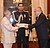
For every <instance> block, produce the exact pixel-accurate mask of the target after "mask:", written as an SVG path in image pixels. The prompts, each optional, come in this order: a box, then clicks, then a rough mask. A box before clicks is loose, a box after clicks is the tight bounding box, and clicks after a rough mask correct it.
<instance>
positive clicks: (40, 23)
mask: <svg viewBox="0 0 50 48" xmlns="http://www.w3.org/2000/svg"><path fill="white" fill-rule="evenodd" d="M34 12H35V15H36V16H37V19H36V22H35V23H34V24H32V25H29V26H28V28H29V29H32V28H35V29H36V31H37V37H38V40H39V45H40V48H48V30H47V27H46V25H45V21H46V20H47V19H46V16H45V15H44V14H43V12H42V9H41V7H37V8H36V9H35V11H34Z"/></svg>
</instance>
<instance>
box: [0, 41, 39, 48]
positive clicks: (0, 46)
mask: <svg viewBox="0 0 50 48" xmlns="http://www.w3.org/2000/svg"><path fill="white" fill-rule="evenodd" d="M0 48H3V44H1V43H0ZM12 48H17V43H15V44H13V46H12ZM21 48H23V47H22V45H21ZM28 48H39V44H38V42H28Z"/></svg>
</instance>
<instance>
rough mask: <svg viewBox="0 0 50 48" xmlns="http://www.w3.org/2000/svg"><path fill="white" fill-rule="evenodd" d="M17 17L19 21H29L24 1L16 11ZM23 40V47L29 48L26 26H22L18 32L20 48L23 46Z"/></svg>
mask: <svg viewBox="0 0 50 48" xmlns="http://www.w3.org/2000/svg"><path fill="white" fill-rule="evenodd" d="M14 14H15V19H16V21H18V23H26V24H28V23H29V15H28V12H25V11H24V6H23V3H19V4H18V11H17V12H15V13H14ZM21 40H22V41H23V48H27V38H26V36H25V28H24V27H21V28H19V29H18V32H17V44H18V48H21Z"/></svg>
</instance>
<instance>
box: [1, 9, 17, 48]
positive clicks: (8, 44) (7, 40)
mask: <svg viewBox="0 0 50 48" xmlns="http://www.w3.org/2000/svg"><path fill="white" fill-rule="evenodd" d="M4 15H5V16H4V17H3V19H2V21H1V29H2V37H1V43H3V46H4V48H12V44H13V43H15V35H14V32H15V31H17V30H18V27H13V26H12V25H11V24H10V21H9V18H10V16H11V13H10V11H9V10H6V11H5V12H4Z"/></svg>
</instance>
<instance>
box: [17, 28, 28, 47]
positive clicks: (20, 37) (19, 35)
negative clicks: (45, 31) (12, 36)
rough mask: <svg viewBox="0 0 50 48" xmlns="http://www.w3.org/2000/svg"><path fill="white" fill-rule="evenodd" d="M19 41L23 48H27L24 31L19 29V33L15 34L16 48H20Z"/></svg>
mask: <svg viewBox="0 0 50 48" xmlns="http://www.w3.org/2000/svg"><path fill="white" fill-rule="evenodd" d="M21 41H22V43H23V48H27V39H26V37H25V29H23V28H21V29H19V31H18V33H17V44H18V48H21Z"/></svg>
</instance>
